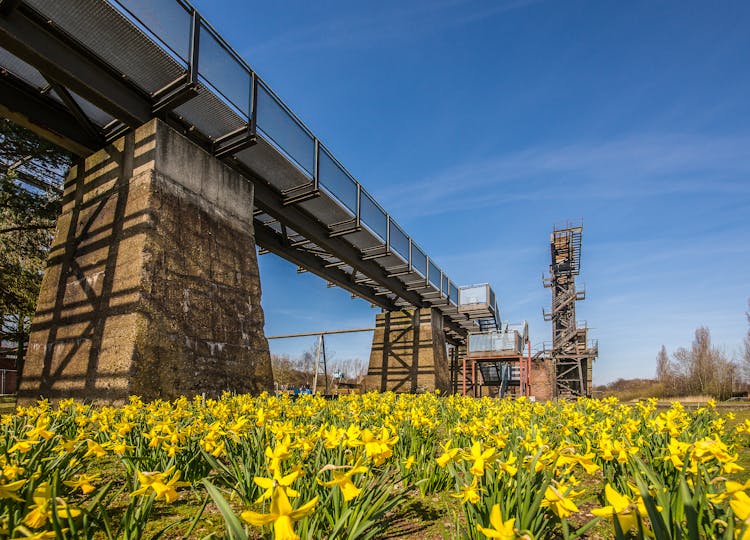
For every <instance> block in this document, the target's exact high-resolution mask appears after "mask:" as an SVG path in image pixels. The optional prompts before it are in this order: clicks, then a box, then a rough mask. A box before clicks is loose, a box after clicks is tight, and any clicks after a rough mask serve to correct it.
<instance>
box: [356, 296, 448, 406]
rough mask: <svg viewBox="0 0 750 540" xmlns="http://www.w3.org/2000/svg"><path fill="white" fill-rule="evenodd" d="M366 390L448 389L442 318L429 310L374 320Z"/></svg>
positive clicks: (390, 313)
mask: <svg viewBox="0 0 750 540" xmlns="http://www.w3.org/2000/svg"><path fill="white" fill-rule="evenodd" d="M365 388H366V390H378V391H381V392H385V391H387V390H392V391H394V392H409V393H417V392H430V391H433V390H438V389H439V390H440V391H441V392H443V393H448V392H449V389H450V366H449V361H448V353H447V348H446V343H445V332H444V330H443V317H442V315H441V314H440V312H439V311H438V310H436V309H432V308H422V309H415V310H403V311H387V312H384V313H380V314H378V315H377V317H376V321H375V332H374V333H373V338H372V352H371V354H370V367H369V369H368V371H367V377H366V379H365Z"/></svg>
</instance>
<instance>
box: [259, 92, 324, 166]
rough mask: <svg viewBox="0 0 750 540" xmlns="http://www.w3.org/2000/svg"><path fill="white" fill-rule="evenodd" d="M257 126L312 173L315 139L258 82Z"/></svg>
mask: <svg viewBox="0 0 750 540" xmlns="http://www.w3.org/2000/svg"><path fill="white" fill-rule="evenodd" d="M257 121H258V127H259V128H260V129H262V130H263V133H265V134H266V135H268V136H269V137H270V138H271V139H272V140H273V142H275V143H276V144H278V145H279V146H280V147H281V149H282V150H284V152H286V153H287V154H289V156H290V157H291V158H292V159H293V160H294V161H296V162H297V165H299V166H300V167H302V168H303V169H304V170H306V171H307V172H308V173H309V174H310V176H312V174H313V168H314V163H315V141H314V140H313V138H312V135H310V134H309V133H308V132H307V131H306V130H305V129H304V128H302V126H300V125H299V123H298V122H297V121H296V120H295V119H294V118H293V117H292V116H291V115H290V114H289V113H288V112H287V111H286V109H285V108H284V107H283V106H282V105H281V103H279V102H278V101H277V100H276V98H275V97H274V96H273V95H271V93H270V92H269V91H268V90H267V89H266V87H265V86H263V85H262V84H258V119H257Z"/></svg>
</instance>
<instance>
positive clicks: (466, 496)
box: [451, 476, 481, 504]
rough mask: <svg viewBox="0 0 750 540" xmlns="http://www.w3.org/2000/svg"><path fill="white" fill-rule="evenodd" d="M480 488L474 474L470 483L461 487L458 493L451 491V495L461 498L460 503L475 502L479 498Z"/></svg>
mask: <svg viewBox="0 0 750 540" xmlns="http://www.w3.org/2000/svg"><path fill="white" fill-rule="evenodd" d="M480 490H481V488H478V487H477V477H476V476H475V477H474V478H472V480H471V484H469V485H468V486H464V487H462V488H461V491H459V492H458V493H451V497H455V498H456V499H461V502H462V503H467V502H468V503H471V504H477V503H478V502H479V501H480V500H481V497H480V496H479V492H480Z"/></svg>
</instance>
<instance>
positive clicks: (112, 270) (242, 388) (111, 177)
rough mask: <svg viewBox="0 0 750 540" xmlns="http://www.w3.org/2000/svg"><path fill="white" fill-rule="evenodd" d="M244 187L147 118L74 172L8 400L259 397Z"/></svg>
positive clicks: (263, 348)
mask: <svg viewBox="0 0 750 540" xmlns="http://www.w3.org/2000/svg"><path fill="white" fill-rule="evenodd" d="M252 210H253V189H252V185H251V184H249V183H248V182H247V181H246V180H244V179H243V178H242V177H241V176H240V175H238V174H237V173H236V172H234V171H232V170H231V169H230V168H228V167H226V166H225V165H224V164H222V163H220V162H219V161H217V160H215V159H214V158H213V157H211V156H210V155H209V154H207V153H205V152H204V151H202V150H201V149H199V148H198V147H196V146H195V145H193V144H192V143H191V142H189V141H188V140H187V139H185V138H183V137H182V136H180V135H179V134H177V133H176V132H174V131H173V130H171V129H170V128H169V127H168V126H166V125H165V124H163V123H161V122H159V121H158V120H154V121H151V122H149V123H147V124H145V125H143V126H141V127H140V128H139V129H138V130H136V131H135V133H131V134H129V135H127V136H125V137H123V138H122V139H120V140H118V141H116V142H115V143H113V144H112V145H110V146H108V147H107V148H105V149H103V150H101V151H99V152H97V153H95V154H94V155H92V156H90V157H88V158H86V159H85V160H84V161H83V162H82V163H80V164H78V165H76V166H74V167H73V168H72V169H71V170H70V173H69V175H68V178H67V181H66V186H65V193H64V196H63V211H62V215H61V216H60V218H59V220H58V223H57V231H56V234H55V240H54V244H53V248H52V251H51V253H50V258H49V261H48V267H47V270H46V271H45V275H44V279H43V282H42V289H41V293H40V295H39V300H38V305H37V313H36V317H35V319H34V323H33V326H32V334H31V338H30V342H29V350H28V354H27V358H26V363H25V366H24V372H23V377H22V381H21V386H20V390H19V401H20V402H22V403H23V402H29V401H31V400H34V399H36V398H38V397H39V396H44V397H49V398H53V399H55V398H62V397H75V398H80V399H89V400H96V401H104V402H119V401H122V400H125V399H126V398H127V396H128V395H129V394H138V395H141V396H143V397H144V398H146V399H156V398H164V399H168V398H175V397H177V396H180V395H194V394H199V393H202V392H205V393H206V394H207V395H209V396H215V395H218V394H220V393H221V392H222V391H224V390H230V391H236V392H260V391H262V390H271V389H272V387H273V375H272V373H271V363H270V356H269V352H268V342H267V340H266V338H265V336H264V334H263V311H262V309H261V306H260V296H261V291H260V277H259V274H258V265H257V260H256V255H255V242H254V237H253V224H252Z"/></svg>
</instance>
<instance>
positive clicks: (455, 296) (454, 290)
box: [450, 283, 458, 306]
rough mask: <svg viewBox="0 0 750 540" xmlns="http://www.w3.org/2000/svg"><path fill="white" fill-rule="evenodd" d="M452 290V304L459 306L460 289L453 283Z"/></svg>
mask: <svg viewBox="0 0 750 540" xmlns="http://www.w3.org/2000/svg"><path fill="white" fill-rule="evenodd" d="M450 290H451V296H450V301H451V304H453V305H454V306H457V305H458V287H456V286H455V285H454V284H453V283H451V289H450Z"/></svg>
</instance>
